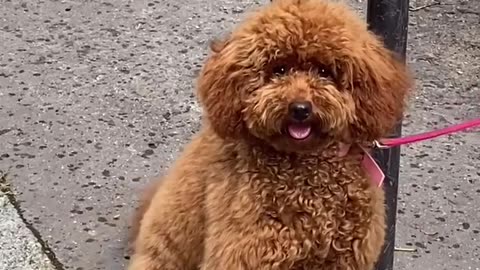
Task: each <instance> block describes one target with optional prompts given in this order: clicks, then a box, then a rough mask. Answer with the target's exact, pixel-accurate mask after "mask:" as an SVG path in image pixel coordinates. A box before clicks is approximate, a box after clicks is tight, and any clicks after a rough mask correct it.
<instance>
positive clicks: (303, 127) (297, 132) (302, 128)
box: [287, 123, 312, 140]
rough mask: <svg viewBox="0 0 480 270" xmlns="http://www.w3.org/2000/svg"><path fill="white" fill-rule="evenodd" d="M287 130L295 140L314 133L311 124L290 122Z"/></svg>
mask: <svg viewBox="0 0 480 270" xmlns="http://www.w3.org/2000/svg"><path fill="white" fill-rule="evenodd" d="M287 131H288V134H289V135H290V137H292V138H293V139H295V140H305V139H307V138H308V137H310V135H311V134H312V126H311V125H310V124H297V123H292V124H288V126H287Z"/></svg>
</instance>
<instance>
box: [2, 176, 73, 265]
mask: <svg viewBox="0 0 480 270" xmlns="http://www.w3.org/2000/svg"><path fill="white" fill-rule="evenodd" d="M7 176H8V174H7V173H5V172H3V171H1V170H0V195H1V194H3V195H5V197H6V198H7V201H8V202H9V203H10V204H11V206H12V207H13V208H14V209H15V212H16V214H17V215H18V217H19V218H20V220H21V221H22V223H23V225H25V227H26V228H27V229H28V230H29V231H30V232H31V233H32V235H33V237H34V238H35V240H36V241H37V243H38V244H39V245H40V247H41V251H42V253H43V254H45V256H47V258H48V260H49V261H50V263H51V264H52V266H53V267H54V268H55V269H56V270H64V269H65V268H64V266H63V264H62V263H61V262H60V261H59V260H58V259H57V256H56V255H55V253H54V252H53V250H52V249H51V248H50V247H49V245H48V243H47V242H46V241H44V240H43V239H42V236H41V235H40V233H39V231H38V230H37V229H35V227H34V226H33V225H32V224H31V223H30V222H28V221H27V220H26V219H25V217H24V216H23V211H22V209H21V207H20V204H19V203H18V201H17V199H16V198H15V194H14V192H13V190H12V189H11V186H10V184H9V182H8V180H7Z"/></svg>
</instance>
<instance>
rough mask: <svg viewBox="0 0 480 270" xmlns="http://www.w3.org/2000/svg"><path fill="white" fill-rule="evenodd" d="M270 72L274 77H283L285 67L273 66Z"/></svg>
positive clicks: (285, 70) (285, 71)
mask: <svg viewBox="0 0 480 270" xmlns="http://www.w3.org/2000/svg"><path fill="white" fill-rule="evenodd" d="M272 72H273V74H274V75H276V76H281V75H285V73H287V67H286V66H275V67H274V68H273V70H272Z"/></svg>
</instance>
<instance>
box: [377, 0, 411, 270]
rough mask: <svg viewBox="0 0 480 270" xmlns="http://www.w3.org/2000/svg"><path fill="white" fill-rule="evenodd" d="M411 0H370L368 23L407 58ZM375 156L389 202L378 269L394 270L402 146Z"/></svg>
mask: <svg viewBox="0 0 480 270" xmlns="http://www.w3.org/2000/svg"><path fill="white" fill-rule="evenodd" d="M408 5H409V0H368V9H367V22H368V25H369V28H370V29H371V30H372V31H373V32H374V33H376V34H377V35H379V36H381V37H382V38H383V40H384V42H385V45H386V46H387V48H389V49H390V50H392V51H394V52H395V53H397V54H398V56H400V57H402V59H403V60H404V61H405V55H406V48H407V32H408ZM401 133H402V121H401V120H400V121H399V123H397V125H396V127H395V128H394V130H393V131H392V134H391V137H400V136H401ZM374 156H375V159H376V160H377V162H378V163H379V164H380V166H381V167H382V169H383V171H384V172H385V175H386V178H385V182H384V188H385V195H386V205H387V234H386V239H385V240H386V242H385V246H384V248H383V253H382V255H381V257H380V260H379V262H378V263H377V267H376V269H377V270H392V269H393V258H394V251H395V225H396V218H397V217H396V216H397V193H398V176H399V170H400V148H399V147H395V148H392V149H387V150H378V151H376V152H375V153H374Z"/></svg>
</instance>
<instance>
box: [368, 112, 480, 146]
mask: <svg viewBox="0 0 480 270" xmlns="http://www.w3.org/2000/svg"><path fill="white" fill-rule="evenodd" d="M477 126H480V118H479V119H474V120H471V121H467V122H464V123H460V124H457V125H453V126H449V127H446V128H443V129H439V130H434V131H430V132H425V133H420V134H415V135H411V136H406V137H403V138H389V139H381V140H379V141H375V142H374V145H375V146H376V147H378V148H390V147H395V146H400V145H405V144H411V143H415V142H421V141H425V140H428V139H433V138H436V137H440V136H442V135H448V134H452V133H455V132H459V131H463V130H466V129H469V128H473V127H477Z"/></svg>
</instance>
